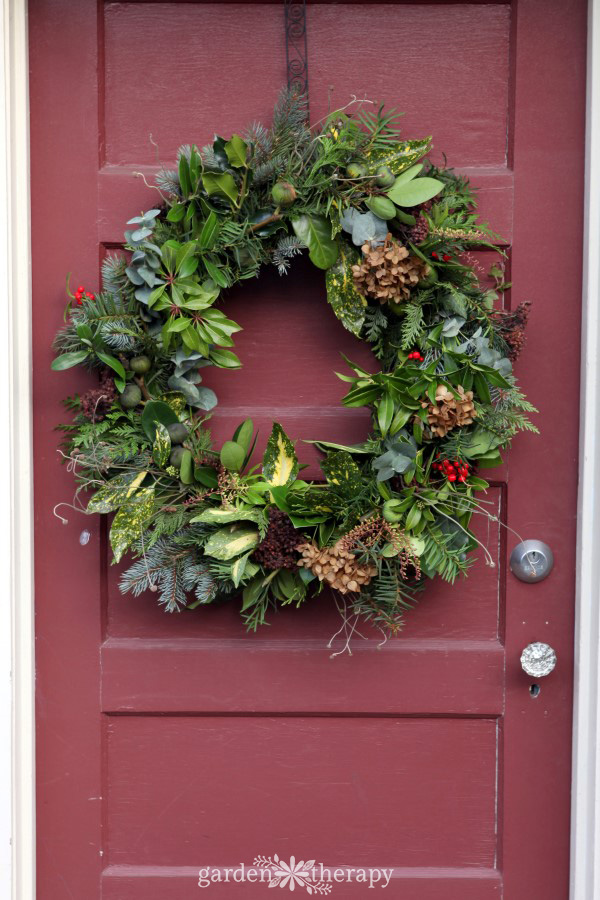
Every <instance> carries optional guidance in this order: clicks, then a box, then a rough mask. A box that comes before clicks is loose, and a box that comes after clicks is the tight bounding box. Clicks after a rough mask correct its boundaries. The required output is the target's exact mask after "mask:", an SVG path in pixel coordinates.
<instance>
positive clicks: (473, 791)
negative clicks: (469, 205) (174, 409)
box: [29, 0, 586, 900]
mask: <svg viewBox="0 0 600 900" xmlns="http://www.w3.org/2000/svg"><path fill="white" fill-rule="evenodd" d="M29 12H30V22H29V24H30V50H31V153H32V182H31V186H32V209H33V284H34V334H33V338H34V346H35V373H34V376H35V377H34V386H35V396H34V417H35V454H36V456H35V459H36V476H35V477H36V482H35V486H36V598H37V599H36V605H37V651H36V652H37V677H38V682H37V683H38V697H37V714H38V732H37V753H38V769H37V776H38V784H37V789H38V896H39V898H40V900H63V898H75V900H82V898H86V900H92V898H100V897H102V898H104V900H142V898H143V900H159V898H160V900H162V898H164V897H168V898H169V900H183V898H189V897H194V896H196V892H197V891H198V890H199V888H198V887H197V886H196V885H197V877H198V876H197V873H198V870H199V868H200V867H202V866H210V867H227V866H235V865H237V864H239V863H241V862H244V863H245V864H246V865H248V864H251V863H252V861H253V859H254V858H255V857H256V856H258V855H264V856H270V855H273V854H274V853H278V854H279V856H280V857H281V858H283V859H289V857H291V856H292V855H293V856H295V858H296V859H297V860H299V859H308V858H310V859H313V858H315V859H316V860H317V861H318V862H322V863H323V864H324V865H326V866H330V867H336V866H349V867H362V866H365V867H378V866H381V867H383V866H385V867H393V868H394V875H393V878H392V880H391V883H390V884H389V886H388V887H387V889H386V890H387V895H386V896H389V897H396V898H401V900H416V898H418V900H491V898H501V897H506V898H507V900H531V898H544V900H565V898H566V897H567V893H568V887H567V879H568V845H569V839H568V835H569V780H570V742H571V669H572V621H573V605H574V540H575V488H576V479H577V472H576V465H577V423H578V369H579V362H578V356H579V349H578V348H579V308H580V268H581V218H582V216H581V213H582V162H583V134H584V73H585V17H586V3H585V2H584V0H544V2H542V0H515V2H513V3H502V2H492V3H485V4H483V3H482V4H478V3H471V2H465V3H463V4H455V3H443V2H440V3H429V2H423V3H411V4H404V3H387V4H381V5H380V4H375V3H373V4H371V3H347V4H345V3H310V4H309V6H308V51H309V71H310V101H311V112H312V117H313V120H316V119H319V118H321V116H322V115H323V114H324V113H325V112H326V109H327V104H328V98H329V95H331V102H332V103H334V104H343V103H345V102H347V100H348V98H349V96H350V95H351V94H356V95H358V96H361V95H363V94H367V95H368V96H369V97H372V98H374V99H381V100H383V101H385V102H386V103H388V104H392V105H395V106H398V107H400V108H401V109H404V110H405V111H406V116H405V119H404V128H405V133H406V134H407V135H410V136H421V135H424V134H429V133H433V134H434V136H435V146H436V152H437V153H438V154H439V153H440V152H441V151H442V150H443V151H445V152H446V153H447V155H448V159H449V163H450V164H451V165H452V166H454V167H456V168H457V169H459V170H461V171H463V172H466V173H468V174H469V175H470V177H471V179H472V182H473V184H474V185H476V186H477V187H479V188H480V197H481V205H482V208H483V213H484V216H486V217H488V218H489V219H490V221H491V222H492V223H493V224H494V226H495V227H496V229H497V230H498V231H499V232H501V233H502V235H503V236H504V237H505V238H506V241H507V246H508V251H509V262H510V277H511V280H512V281H513V283H514V290H513V293H514V301H512V302H514V303H515V304H516V303H517V302H519V301H520V300H523V299H532V300H533V301H534V311H533V315H532V321H531V326H530V333H529V341H528V347H527V352H526V354H525V355H524V356H523V357H522V358H521V360H520V361H519V363H518V364H517V374H518V376H519V378H520V380H521V382H522V384H523V385H524V387H525V389H526V391H527V393H528V395H529V396H530V397H531V398H532V400H533V401H534V402H535V403H536V404H537V405H538V406H539V408H540V411H541V413H540V416H539V419H538V423H539V424H540V428H541V431H542V436H541V438H537V437H534V436H528V435H524V436H522V437H520V438H519V439H518V440H517V441H516V445H515V448H514V451H513V452H511V454H510V456H509V462H508V463H507V465H506V466H505V467H504V468H503V469H502V470H494V472H493V475H494V479H495V480H494V483H493V487H492V488H491V491H490V497H491V498H492V499H493V501H494V503H495V504H497V509H498V511H499V513H500V515H501V517H502V519H503V521H504V523H505V524H506V525H507V526H508V528H509V529H514V530H515V531H516V532H519V533H520V534H521V535H523V536H524V537H535V538H540V539H543V540H545V541H546V542H547V543H549V544H550V545H551V546H552V548H553V550H554V552H555V555H556V567H555V570H554V572H553V573H552V575H551V577H550V578H549V579H548V580H547V581H544V582H541V583H539V584H537V585H525V584H522V583H520V582H518V581H517V580H516V579H515V578H514V577H513V576H512V575H510V573H508V572H507V555H508V551H509V550H510V548H511V547H512V546H513V545H514V543H515V542H516V541H517V538H516V537H515V536H514V532H513V531H507V530H506V529H500V530H499V531H498V532H497V533H489V534H488V533H486V534H482V538H484V539H485V540H486V542H487V543H488V545H489V546H490V548H491V549H492V552H493V554H494V556H495V558H496V559H497V566H496V567H495V568H490V567H486V566H485V565H484V564H483V561H481V562H480V563H479V564H478V565H477V567H476V569H475V570H474V571H473V573H472V575H471V576H470V578H469V580H468V581H465V582H464V583H460V584H457V585H456V586H455V587H454V588H450V587H448V586H447V585H443V584H440V585H435V586H433V588H431V589H430V590H429V591H428V593H427V596H426V598H425V599H424V600H423V601H422V603H421V604H420V606H419V607H418V608H417V609H416V611H415V612H414V613H412V614H411V615H410V616H409V617H408V621H407V625H406V628H405V631H404V633H403V634H402V636H401V637H400V638H398V639H397V640H394V641H390V642H389V643H388V644H387V645H386V646H385V647H383V648H382V649H378V647H377V643H378V641H377V639H376V638H373V639H369V640H367V641H360V640H359V641H357V643H356V647H355V652H354V655H353V656H352V658H349V657H347V656H346V657H338V658H337V659H335V660H331V659H330V658H329V651H328V650H327V649H326V648H325V644H326V642H327V640H328V638H329V637H330V635H331V634H332V633H333V632H334V631H335V630H336V628H337V620H336V614H335V611H334V609H333V605H332V603H331V602H330V601H329V600H328V599H327V598H325V597H323V598H321V599H319V600H317V601H314V602H313V603H311V604H309V605H307V606H306V607H305V608H304V609H303V610H301V611H300V612H296V611H293V612H284V613H281V614H280V615H278V616H277V617H276V619H275V621H274V622H273V624H272V626H271V627H270V628H269V629H266V630H265V631H263V632H261V633H259V634H257V635H253V634H252V635H248V634H246V633H245V632H244V630H243V626H242V625H241V624H240V620H239V618H238V615H237V611H236V609H235V608H234V606H235V604H231V605H230V606H228V607H226V608H221V609H211V608H207V609H204V610H202V611H198V612H196V613H186V614H182V615H179V616H167V615H165V614H164V613H162V612H161V611H159V610H158V609H157V608H156V606H155V604H154V599H153V597H152V596H142V597H140V598H138V599H134V598H132V597H122V596H120V595H119V593H118V591H117V588H116V580H117V576H116V574H115V571H114V570H113V569H111V568H110V567H109V565H108V552H107V541H106V532H105V530H104V528H103V527H102V526H101V524H100V522H99V521H98V519H91V518H90V519H87V518H84V517H82V516H80V515H79V514H77V513H76V512H73V511H72V510H67V511H66V517H67V518H68V520H69V521H68V524H67V525H66V526H65V527H63V526H62V525H61V523H60V521H59V519H57V518H56V517H55V516H54V515H53V507H54V505H55V504H57V503H59V502H61V501H63V500H65V499H68V498H69V496H71V494H72V481H71V476H70V475H69V474H68V473H67V472H66V471H65V469H64V468H61V467H60V466H59V463H58V457H57V453H56V443H57V436H56V433H55V432H53V428H54V426H55V425H56V424H57V422H59V421H60V420H61V419H62V418H63V417H64V415H65V413H64V411H63V410H62V409H61V406H60V398H61V397H63V396H64V395H66V394H67V393H68V392H70V393H73V392H75V391H77V390H81V389H82V388H83V387H84V385H83V381H84V379H83V377H82V376H81V374H80V373H79V374H78V373H69V374H64V373H63V374H58V373H50V371H49V365H50V359H51V351H50V342H51V338H52V336H53V334H54V332H55V330H56V329H57V327H58V326H59V324H60V321H61V316H62V309H63V297H64V294H63V286H64V280H65V275H66V273H67V272H69V271H72V272H73V275H74V278H75V279H76V282H77V283H79V282H81V283H83V284H85V285H86V286H89V287H96V286H97V285H98V277H99V263H100V260H101V258H102V256H103V254H104V253H105V252H106V251H107V249H111V248H114V247H116V246H117V245H118V244H119V242H120V241H121V239H122V232H123V228H124V223H125V221H126V219H128V218H129V217H130V216H131V215H133V214H135V213H136V212H138V211H140V210H141V209H145V208H149V207H150V206H151V205H152V204H153V197H152V193H151V192H150V191H149V190H148V189H147V188H146V187H145V186H144V183H143V180H142V179H141V178H140V177H136V176H135V175H134V173H136V172H144V173H150V172H152V170H153V166H155V163H156V153H157V152H158V153H159V155H160V158H161V159H162V160H164V161H169V160H171V158H172V157H173V156H174V154H175V152H176V149H177V147H178V145H179V144H181V143H184V142H191V141H194V142H197V143H199V144H202V143H205V142H206V141H207V140H209V139H211V137H212V134H213V132H214V131H215V130H217V131H218V132H219V133H222V134H229V133H231V132H232V131H234V130H236V129H239V128H240V127H242V126H243V125H245V124H246V123H247V122H248V121H250V120H252V119H253V118H268V116H269V112H270V110H271V108H272V105H273V101H274V99H275V97H276V94H277V91H278V88H279V86H280V85H281V84H282V82H283V81H284V80H285V50H284V29H283V9H282V5H281V4H280V3H257V4H253V3H200V2H198V3H195V2H180V3H167V2H163V3H156V2H105V3H103V2H102V0H98V2H93V0H30V6H29ZM156 148H158V150H156ZM482 261H483V263H484V264H485V263H486V262H487V259H486V256H485V254H483V255H482ZM228 302H229V304H230V306H229V308H228V312H229V313H230V314H231V315H232V317H233V318H234V319H236V320H237V321H239V322H240V323H241V324H242V325H243V326H244V329H245V330H244V332H243V333H242V334H241V335H240V338H239V341H238V343H237V346H238V349H239V352H240V355H241V357H242V359H243V360H244V365H245V368H244V369H243V371H242V372H241V373H223V372H218V373H214V376H213V380H212V384H213V386H215V387H216V388H217V390H218V392H219V395H220V400H221V408H220V410H219V412H218V414H217V416H216V417H215V436H216V437H217V438H222V437H223V436H229V433H230V431H231V423H232V422H233V421H236V422H237V421H239V419H240V418H241V417H243V416H244V415H247V414H252V415H253V417H254V419H255V420H256V421H257V422H258V424H259V425H260V426H261V431H262V433H263V434H264V433H265V431H266V430H267V423H268V422H270V421H271V420H272V419H273V418H275V419H278V420H279V421H281V422H282V423H283V425H284V427H285V428H286V430H287V431H288V432H289V433H290V434H292V435H293V436H294V437H296V438H302V437H314V436H320V437H324V438H326V437H328V438H330V439H337V440H344V441H348V440H355V439H361V438H362V437H363V436H364V435H365V433H366V430H367V428H368V422H367V421H366V420H365V418H364V416H363V415H361V414H357V413H356V411H348V410H344V409H342V408H341V407H340V405H339V400H340V397H341V394H342V393H343V385H340V383H339V382H337V380H336V379H335V377H334V375H333V369H334V368H335V367H336V366H337V365H338V358H339V357H338V353H339V351H340V350H343V351H345V352H347V353H349V355H351V356H354V357H355V358H360V357H359V354H360V353H363V354H364V352H365V351H364V349H362V348H358V347H357V344H356V342H354V341H353V339H352V338H351V337H349V336H348V334H347V333H345V332H344V331H343V329H342V328H341V326H340V325H339V324H338V323H337V321H336V320H335V319H334V317H333V315H332V313H331V312H330V310H329V309H328V307H327V305H326V303H325V299H324V291H323V284H322V277H321V275H320V274H319V273H318V272H316V271H315V270H311V269H310V267H308V266H306V265H304V264H303V263H300V264H299V265H297V266H296V267H295V270H294V273H293V275H291V276H290V277H288V278H287V279H279V278H278V276H270V275H265V276H264V277H263V278H262V279H261V281H260V283H256V284H246V285H245V287H244V288H243V290H240V291H239V292H235V293H234V294H232V296H231V297H230V300H229V301H228ZM507 302H509V303H510V302H511V298H510V297H507ZM265 346H268V352H264V350H265ZM363 358H364V357H363ZM304 456H305V459H308V458H310V454H309V452H308V450H307V452H306V453H305V454H304ZM84 530H87V531H89V533H90V535H91V537H90V539H89V540H88V541H87V542H86V538H85V536H84V537H81V534H82V532H83V531H84ZM533 640H544V641H546V642H548V643H549V644H551V645H552V646H553V647H554V648H555V649H556V651H557V654H558V666H557V668H556V670H555V672H554V673H553V674H552V675H551V676H550V677H548V678H547V679H546V680H544V681H543V683H542V684H541V692H540V694H539V696H537V697H534V696H533V695H532V693H531V692H530V680H529V679H528V678H527V677H526V676H525V675H524V674H523V673H522V671H521V669H520V666H519V656H520V653H521V650H522V648H523V647H524V646H526V645H527V644H528V643H529V642H531V641H533ZM208 890H209V892H210V891H214V892H217V893H219V896H223V897H227V898H229V897H231V898H235V897H237V896H242V894H244V895H245V896H248V897H260V896H264V894H265V890H266V886H265V885H264V884H253V885H251V884H245V885H243V886H241V885H233V884H231V883H228V884H222V885H221V886H219V885H213V886H212V887H211V888H209V889H208ZM332 894H334V895H337V896H340V897H344V898H346V897H348V898H350V897H364V896H365V886H364V884H357V883H353V884H347V883H345V884H343V885H335V884H334V885H333V891H332Z"/></svg>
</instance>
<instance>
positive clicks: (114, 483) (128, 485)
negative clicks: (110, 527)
mask: <svg viewBox="0 0 600 900" xmlns="http://www.w3.org/2000/svg"><path fill="white" fill-rule="evenodd" d="M146 475H147V472H128V473H127V474H126V475H117V476H116V478H111V480H110V481H108V482H107V483H106V484H105V485H104V487H101V488H100V490H99V491H96V493H95V494H94V496H93V497H92V498H91V500H90V502H89V503H88V505H87V512H89V513H109V512H114V510H115V509H118V508H119V507H120V506H122V505H123V504H124V503H125V502H126V501H127V500H128V499H129V498H130V497H132V496H133V494H135V492H136V491H137V489H138V488H139V486H140V485H141V483H142V481H143V480H144V478H145V477H146Z"/></svg>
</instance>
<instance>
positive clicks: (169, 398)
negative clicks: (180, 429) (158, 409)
mask: <svg viewBox="0 0 600 900" xmlns="http://www.w3.org/2000/svg"><path fill="white" fill-rule="evenodd" d="M160 399H161V400H162V401H163V403H166V404H167V406H170V407H171V409H172V410H173V412H174V413H177V415H178V416H180V415H181V414H182V412H183V411H184V409H185V397H184V396H183V395H182V394H180V393H179V392H178V391H167V393H166V394H163V395H162V397H161V398H160Z"/></svg>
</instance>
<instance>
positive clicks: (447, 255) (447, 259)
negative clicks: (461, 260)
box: [431, 253, 452, 262]
mask: <svg viewBox="0 0 600 900" xmlns="http://www.w3.org/2000/svg"><path fill="white" fill-rule="evenodd" d="M431 255H432V256H433V253H432V254H431ZM442 259H443V260H444V262H450V260H451V259H452V257H451V256H450V255H449V254H448V253H444V255H443V256H442Z"/></svg>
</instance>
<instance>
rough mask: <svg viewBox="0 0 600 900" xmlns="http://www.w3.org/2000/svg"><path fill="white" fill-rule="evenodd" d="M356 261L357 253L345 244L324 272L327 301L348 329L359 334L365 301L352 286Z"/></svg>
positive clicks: (365, 305)
mask: <svg viewBox="0 0 600 900" xmlns="http://www.w3.org/2000/svg"><path fill="white" fill-rule="evenodd" d="M356 262H358V255H357V254H355V253H354V252H353V251H352V250H351V249H350V248H349V247H348V246H347V245H342V246H341V248H340V258H339V260H338V261H337V263H336V264H335V266H333V268H331V269H329V270H328V271H327V272H326V274H325V287H326V288H327V302H328V303H329V305H330V306H331V308H332V309H333V311H334V313H335V314H336V316H337V317H338V319H339V320H340V322H341V323H342V325H343V326H344V328H347V329H348V331H351V332H352V334H355V335H357V336H358V335H359V334H360V330H361V328H362V326H363V323H364V321H365V309H366V308H367V301H366V299H365V298H364V297H363V296H362V294H359V293H358V291H357V290H356V288H355V287H354V278H353V275H352V265H353V264H354V263H356Z"/></svg>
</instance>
